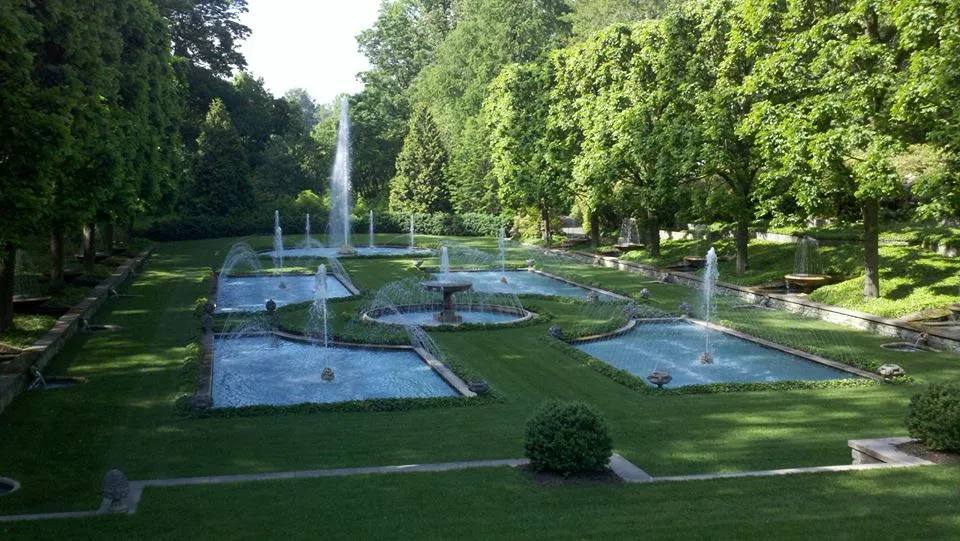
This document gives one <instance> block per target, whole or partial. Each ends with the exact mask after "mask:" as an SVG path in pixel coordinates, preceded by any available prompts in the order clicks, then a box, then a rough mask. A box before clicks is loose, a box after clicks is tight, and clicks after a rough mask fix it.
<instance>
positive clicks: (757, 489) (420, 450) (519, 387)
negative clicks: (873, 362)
mask: <svg viewBox="0 0 960 541" xmlns="http://www.w3.org/2000/svg"><path fill="white" fill-rule="evenodd" d="M254 241H255V244H258V245H260V246H261V247H263V246H265V245H268V244H269V239H266V238H262V239H254ZM471 242H472V243H474V244H477V245H480V246H483V245H485V246H486V247H488V248H491V249H492V248H494V247H495V244H496V241H495V240H491V239H486V240H476V239H474V240H471ZM230 244H231V241H230V240H226V239H220V240H210V241H198V242H186V243H177V244H166V245H159V246H157V249H156V252H157V253H156V255H155V256H154V258H153V259H152V260H151V262H150V263H149V264H148V266H147V267H146V272H145V273H144V274H143V275H142V276H141V277H140V278H138V279H137V281H136V282H134V283H133V284H132V285H130V286H129V287H128V288H127V291H126V292H127V293H131V294H133V295H136V296H131V297H122V298H119V299H112V300H110V301H109V303H108V304H107V305H106V307H105V309H104V310H103V311H102V312H101V313H100V315H99V316H98V317H97V322H102V323H114V324H118V325H121V326H122V327H123V328H122V329H121V330H120V331H119V332H116V333H106V334H96V335H84V336H81V337H78V338H77V339H75V340H74V341H73V342H71V344H70V346H69V347H68V348H67V349H66V350H64V352H63V353H62V354H61V355H60V356H59V357H58V358H57V360H56V362H55V363H54V365H53V366H52V367H51V369H50V372H51V373H60V374H75V375H86V376H88V377H89V378H90V381H89V383H86V384H84V385H82V386H79V387H76V388H72V389H66V390H59V391H55V392H54V391H51V392H29V393H26V394H25V395H24V396H22V397H20V398H19V399H18V400H17V401H16V402H15V403H14V404H13V406H12V407H10V408H9V409H8V410H7V411H6V412H4V414H3V416H2V417H0V423H2V432H3V437H2V438H0V476H7V477H12V478H15V479H17V480H19V481H20V482H21V483H23V488H22V489H21V490H19V491H17V492H14V493H12V494H10V495H7V496H4V497H2V498H0V513H2V514H9V513H20V512H41V511H65V510H72V509H90V508H94V507H96V506H97V504H98V503H99V492H98V491H99V485H100V480H101V478H102V475H103V474H104V472H106V471H107V470H108V469H110V468H120V469H122V470H123V471H124V472H126V473H127V475H128V476H129V477H130V478H132V479H146V478H165V477H177V476H196V475H212V474H230V473H250V472H268V471H287V470H300V469H317V468H331V467H345V466H372V465H389V464H410V463H426V462H444V461H454V460H480V459H495V458H516V457H520V456H522V441H521V440H522V434H523V426H524V422H525V421H526V419H527V418H528V416H529V415H530V412H531V410H532V409H533V408H535V407H536V406H537V405H538V404H539V403H541V402H542V401H543V400H545V399H547V398H549V397H555V396H559V397H564V398H576V399H582V400H586V401H588V402H591V403H593V404H595V405H596V406H597V407H599V409H600V410H601V411H602V412H603V413H604V414H605V416H606V417H607V419H608V421H609V422H610V425H611V427H612V431H613V437H614V445H615V448H616V451H617V452H619V453H621V454H622V455H624V456H625V457H627V458H628V459H629V460H631V461H633V462H635V463H636V464H637V465H639V466H640V467H642V468H644V469H645V470H646V471H648V472H649V473H651V474H653V475H658V476H660V475H675V474H690V473H709V472H721V471H743V470H756V469H770V468H786V467H799V466H817V465H829V464H843V463H849V461H850V455H849V449H848V448H847V446H846V442H847V440H848V439H854V438H865V437H880V436H893V435H902V434H904V433H905V431H904V428H903V416H904V412H905V408H906V404H907V401H908V400H909V397H910V396H911V395H912V394H913V393H915V392H916V390H917V387H916V386H909V385H908V386H889V385H877V386H871V387H860V388H852V389H828V390H816V391H792V392H778V393H773V392H763V393H727V394H714V395H697V396H647V395H643V394H640V393H637V392H635V391H632V390H630V389H628V388H626V387H624V386H621V385H619V384H617V383H615V382H613V381H612V380H610V379H608V378H606V377H605V376H603V375H601V374H599V373H597V372H595V371H593V370H591V369H589V368H587V367H585V366H583V365H582V364H581V363H579V362H578V361H577V360H576V359H574V358H571V357H568V356H567V355H566V354H564V353H563V352H561V351H558V350H556V349H555V348H552V347H550V346H549V344H548V342H547V338H546V329H547V327H548V326H549V324H550V323H546V322H544V323H540V324H537V325H533V326H529V327H522V328H516V329H504V330H496V331H464V332H436V333H433V337H434V338H435V339H436V341H437V342H438V344H439V346H440V347H441V349H442V350H443V352H444V354H445V355H446V356H447V357H448V358H450V359H451V360H453V361H455V363H457V364H458V365H460V366H463V367H464V368H466V369H468V370H469V371H470V372H471V373H476V374H480V375H481V376H482V377H484V378H485V379H487V380H488V381H489V382H490V384H491V385H492V386H493V387H494V388H495V389H496V390H497V391H498V392H499V393H500V394H501V395H502V396H503V402H501V403H498V404H492V405H484V406H475V407H461V408H450V409H420V410H413V411H406V412H380V413H370V412H361V413H317V414H296V415H293V414H288V415H272V416H260V417H234V418H231V417H221V418H209V419H196V418H184V417H181V416H180V415H179V414H178V413H177V411H176V410H175V408H174V404H173V401H174V398H175V397H176V396H177V394H178V392H179V391H180V383H181V371H182V359H183V358H184V357H185V356H186V354H187V352H186V346H187V345H188V344H189V343H190V342H192V341H193V340H195V339H196V338H197V337H198V336H199V323H198V321H197V319H196V318H195V317H194V316H193V314H192V312H193V307H194V302H195V300H196V299H197V297H200V296H203V295H206V294H207V293H208V291H209V272H210V271H209V269H210V266H211V265H219V264H220V262H221V261H222V258H223V256H224V255H225V254H226V251H227V250H228V249H229V246H230ZM511 255H512V256H514V257H516V258H519V257H520V254H511ZM344 265H345V267H346V268H347V269H348V271H349V272H350V273H351V275H352V276H353V278H354V281H355V282H356V283H357V285H358V286H359V287H361V288H362V289H365V290H369V289H370V288H375V287H377V286H378V285H380V284H381V283H383V282H384V281H387V280H393V279H396V278H397V277H402V276H416V273H417V272H419V271H416V270H415V269H411V268H410V266H409V261H400V260H378V259H371V260H367V261H362V260H345V261H344ZM551 270H554V271H556V272H558V273H562V274H565V275H569V276H572V277H576V278H579V279H581V280H583V281H584V282H594V283H598V284H602V285H605V286H607V287H610V288H612V289H616V290H619V291H622V292H624V293H628V294H633V295H636V294H638V293H639V291H640V290H641V289H642V288H644V287H647V288H649V289H651V291H652V292H653V298H652V300H651V302H652V303H654V304H657V305H659V306H660V307H661V308H662V309H665V310H674V309H675V307H676V306H677V305H678V304H679V303H680V302H682V301H683V300H690V299H692V295H693V293H692V292H691V291H690V290H686V289H683V288H680V287H678V286H668V285H662V284H649V283H646V281H645V280H644V279H643V278H641V277H639V276H637V275H631V274H627V273H622V272H619V271H614V270H609V269H602V268H597V267H587V266H580V265H568V266H556V267H555V268H553V269H551ZM348 302H354V301H348ZM532 302H533V303H534V304H536V305H537V306H538V309H541V310H543V311H545V312H550V313H551V314H553V315H554V320H553V322H558V323H560V324H562V325H570V324H572V322H573V321H576V320H577V318H578V317H579V315H578V313H577V312H576V309H575V306H576V305H570V304H569V303H559V302H557V303H553V302H550V301H544V300H536V301H532ZM344 311H349V310H347V309H346V308H345V309H344ZM723 313H724V314H725V317H731V318H733V317H736V318H738V319H737V321H736V323H737V324H738V325H741V326H745V327H749V328H754V329H756V330H757V332H758V333H760V334H762V333H767V334H768V335H769V334H770V333H776V332H781V333H786V332H787V331H786V330H784V329H786V328H788V327H792V328H794V329H797V330H794V331H790V332H793V333H804V332H805V333H808V334H809V336H811V337H818V336H821V337H826V336H830V337H831V338H830V339H831V340H833V344H832V345H831V346H830V347H832V348H833V350H834V351H836V352H840V353H842V354H845V355H862V356H870V357H871V358H876V359H878V360H887V359H893V358H894V357H896V362H898V363H900V364H902V365H904V366H905V367H906V368H907V370H908V372H910V373H912V374H916V375H917V376H918V378H920V379H921V380H923V381H930V380H936V379H943V378H946V377H954V378H955V377H958V375H960V373H958V368H957V363H956V357H955V356H954V355H950V354H939V355H936V354H919V355H913V356H896V354H895V353H892V352H888V351H886V350H881V349H880V348H879V347H878V346H879V343H880V342H882V339H881V338H879V337H874V336H871V335H867V334H864V333H858V332H853V331H849V330H846V329H842V328H840V327H836V326H833V325H829V324H827V323H823V322H819V321H810V320H800V319H797V318H796V317H794V316H791V315H788V314H781V313H777V312H768V311H734V310H729V311H725V312H723ZM778 329H781V330H778ZM818 333H819V334H818ZM784 336H785V338H786V339H789V338H791V337H792V338H796V337H797V336H800V335H796V334H793V335H784ZM958 479H960V470H957V469H956V468H932V469H925V470H917V471H905V472H879V473H870V474H838V475H826V476H804V477H801V478H793V479H757V480H739V481H717V482H710V483H683V484H673V485H657V486H605V487H571V488H543V487H540V486H538V485H537V484H535V483H533V482H531V481H529V480H528V479H526V478H524V477H523V476H522V475H521V474H519V473H517V472H513V471H510V470H506V469H503V470H500V469H498V470H486V471H470V472H452V473H446V474H424V475H421V474H416V475H409V476H392V477H388V476H377V477H362V478H354V479H327V480H316V481H298V482H278V483H264V484H251V485H245V486H243V487H237V486H219V487H198V488H189V489H187V488H185V489H149V490H148V491H147V493H146V495H145V497H144V501H143V502H142V504H141V508H140V510H139V511H138V513H137V514H136V515H134V516H131V517H110V518H105V519H104V518H97V519H92V520H67V521H59V522H50V523H43V524H32V525H22V524H20V525H13V526H11V525H6V524H4V525H0V538H4V539H7V538H20V537H21V536H23V538H36V539H42V538H50V539H53V538H64V536H68V533H67V532H68V530H69V531H70V532H71V533H70V534H69V535H72V536H73V537H74V538H103V539H112V538H116V539H121V538H122V539H130V538H149V539H187V538H197V537H201V538H205V539H216V538H222V539H238V538H251V539H255V538H265V537H274V538H275V537H280V536H282V537H290V538H294V539H296V538H318V537H322V538H324V539H326V538H334V539H336V538H342V539H362V538H372V537H398V538H418V539H420V538H423V539H429V538H436V539H451V538H531V539H532V538H556V539H581V538H583V539H588V538H589V539H593V538H611V539H614V538H624V539H627V538H629V539H635V538H637V537H642V536H645V535H646V534H645V532H650V535H654V536H655V537H657V538H671V536H672V538H676V539H698V538H702V539H717V538H723V536H722V535H720V534H718V530H717V528H722V529H723V531H724V532H725V533H724V535H727V537H726V538H730V539H745V538H756V539H770V538H778V539H786V538H805V533H809V532H814V533H816V532H819V534H817V535H821V536H824V537H825V538H830V539H845V538H849V539H859V538H870V537H876V536H877V535H879V536H880V537H881V538H882V537H883V536H884V535H887V537H886V538H891V537H890V535H893V536H894V537H896V538H909V537H911V534H912V533H913V532H914V531H915V530H914V528H918V527H924V528H927V531H928V532H931V533H932V534H933V535H932V536H926V535H923V536H920V537H922V538H928V539H932V538H937V537H940V538H949V537H950V535H947V534H952V535H953V536H957V535H960V524H958V523H957V518H956V517H957V516H958V514H957V511H958V509H957V503H956V502H957V501H958V499H957V498H956V496H957V488H956V487H957V486H958V482H957V481H958ZM241 488H242V490H241ZM951 491H952V492H951ZM951 494H952V498H953V499H952V500H947V499H943V498H944V497H945V496H950V495H951ZM881 496H883V497H881ZM893 510H898V512H897V513H893ZM874 513H875V514H876V516H874ZM891 514H892V515H893V517H894V519H893V520H887V521H886V522H885V523H884V524H885V527H884V528H880V526H879V525H878V524H876V523H875V522H878V523H879V522H882V520H881V517H889V516H890V515H891ZM306 517H310V518H309V520H307V519H306ZM812 517H817V520H816V521H813V518H812ZM847 517H852V518H850V521H849V522H844V521H845V520H847ZM821 518H822V520H821ZM811 521H813V522H811ZM213 524H216V525H217V526H216V527H215V528H214V527H212V526H211V525H213ZM651 524H652V525H651ZM811 524H813V525H811ZM73 528H77V530H75V531H74V530H72V529H73ZM807 528H813V530H809V529H807ZM201 532H202V533H201ZM732 532H739V533H740V535H733V533H732ZM871 532H872V533H873V534H874V535H872V536H871V535H870V534H871ZM898 532H899V534H902V535H896V534H897V533H898Z"/></svg>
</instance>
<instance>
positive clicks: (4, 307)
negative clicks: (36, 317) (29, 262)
mask: <svg viewBox="0 0 960 541" xmlns="http://www.w3.org/2000/svg"><path fill="white" fill-rule="evenodd" d="M2 248H3V253H2V254H0V331H5V330H7V329H9V328H11V327H13V287H14V279H15V276H14V272H15V270H16V265H17V247H16V245H14V244H13V243H12V242H7V243H5V244H3V246H2Z"/></svg>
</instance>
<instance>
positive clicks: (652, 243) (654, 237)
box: [647, 211, 660, 257]
mask: <svg viewBox="0 0 960 541" xmlns="http://www.w3.org/2000/svg"><path fill="white" fill-rule="evenodd" d="M647 253H648V254H650V257H660V221H659V220H657V216H656V215H655V214H654V213H652V212H650V211H647Z"/></svg>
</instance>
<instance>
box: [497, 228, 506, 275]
mask: <svg viewBox="0 0 960 541" xmlns="http://www.w3.org/2000/svg"><path fill="white" fill-rule="evenodd" d="M497 248H498V249H499V250H500V274H501V275H502V276H500V282H501V283H504V284H505V283H507V275H506V274H504V272H505V267H506V260H507V229H506V228H505V227H501V228H500V232H499V234H498V235H497Z"/></svg>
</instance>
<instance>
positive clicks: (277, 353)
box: [212, 336, 458, 407]
mask: <svg viewBox="0 0 960 541" xmlns="http://www.w3.org/2000/svg"><path fill="white" fill-rule="evenodd" d="M326 367H330V368H332V369H333V371H334V375H335V378H334V380H333V381H324V380H323V379H322V378H321V377H320V376H321V373H322V372H323V369H324V368H326ZM212 376H213V377H212V385H213V389H212V391H213V406H214V407H238V406H252V405H257V404H268V405H275V406H283V405H292V404H301V403H304V402H316V403H322V402H343V401H347V400H366V399H371V398H414V397H417V398H426V397H435V396H458V393H457V392H456V391H455V390H454V389H453V388H452V387H450V385H448V384H447V382H446V381H444V380H443V378H441V377H440V376H439V375H438V374H437V373H436V372H434V371H433V369H432V368H430V366H428V365H427V364H426V363H425V362H424V361H423V359H422V358H421V357H420V356H419V355H418V354H417V353H416V352H414V351H413V350H406V349H402V350H378V349H366V348H344V347H330V348H326V349H324V348H323V347H321V346H316V345H313V344H307V343H302V342H295V341H290V340H284V339H281V338H277V337H273V336H256V337H241V338H217V339H216V340H215V342H214V353H213V374H212Z"/></svg>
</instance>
